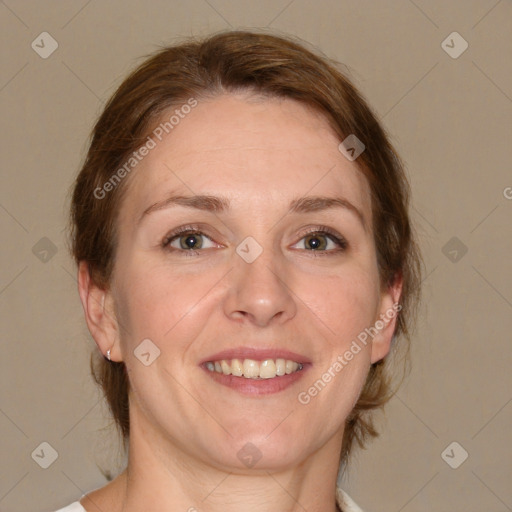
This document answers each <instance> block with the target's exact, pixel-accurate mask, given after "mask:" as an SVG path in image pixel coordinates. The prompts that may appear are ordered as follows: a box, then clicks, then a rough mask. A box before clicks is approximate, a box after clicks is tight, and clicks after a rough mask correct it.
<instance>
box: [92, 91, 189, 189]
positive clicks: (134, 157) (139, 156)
mask: <svg viewBox="0 0 512 512" xmlns="http://www.w3.org/2000/svg"><path fill="white" fill-rule="evenodd" d="M197 104H198V102H197V100H196V99H195V98H189V99H188V100H187V102H186V103H184V104H183V105H181V107H180V108H177V109H175V110H174V111H173V113H172V114H171V115H170V116H169V119H168V120H167V121H164V122H162V123H160V124H159V125H158V126H157V127H156V128H155V129H154V130H153V131H152V132H151V135H148V137H147V139H146V142H145V143H144V144H142V146H140V147H139V149H137V150H136V151H134V152H133V153H132V154H131V156H130V157H129V158H128V159H127V160H126V162H125V163H124V164H123V165H122V166H121V167H119V169H117V171H115V172H114V173H113V174H112V176H111V177H110V178H109V179H108V180H107V181H106V182H105V183H104V184H103V185H102V186H101V187H96V188H95V189H94V192H93V194H94V197H95V198H96V199H104V198H105V197H106V196H107V194H108V193H109V192H111V191H112V190H114V189H115V188H116V187H117V186H118V185H119V183H121V181H122V180H123V179H124V178H125V177H126V176H127V175H128V174H130V173H131V172H132V170H133V169H134V168H135V167H136V166H137V164H138V163H139V162H141V161H142V160H143V159H144V157H146V156H147V155H149V153H150V151H151V150H152V149H155V148H156V146H157V144H158V143H159V142H161V141H162V140H163V138H164V136H165V135H167V134H169V133H171V131H172V130H173V129H174V128H175V127H176V126H177V125H178V124H179V123H180V122H181V120H182V119H185V117H186V116H187V114H189V113H190V112H191V111H192V109H193V108H194V107H196V106H197Z"/></svg>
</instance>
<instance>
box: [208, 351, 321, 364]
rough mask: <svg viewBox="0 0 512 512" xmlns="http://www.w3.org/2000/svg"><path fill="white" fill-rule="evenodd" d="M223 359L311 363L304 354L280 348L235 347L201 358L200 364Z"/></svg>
mask: <svg viewBox="0 0 512 512" xmlns="http://www.w3.org/2000/svg"><path fill="white" fill-rule="evenodd" d="M223 359H224V360H231V359H254V360H256V361H264V360H265V359H289V360H290V361H295V362H296V363H311V361H310V360H309V359H308V358H307V357H306V356H303V355H302V354H297V352H292V351H290V350H284V349H281V348H275V347H274V348H261V347H258V348H254V347H236V348H229V349H226V350H222V351H220V352H216V353H215V354H212V355H211V356H209V357H206V358H205V359H203V360H202V361H201V363H200V364H204V363H207V362H209V361H211V362H213V361H221V360H223Z"/></svg>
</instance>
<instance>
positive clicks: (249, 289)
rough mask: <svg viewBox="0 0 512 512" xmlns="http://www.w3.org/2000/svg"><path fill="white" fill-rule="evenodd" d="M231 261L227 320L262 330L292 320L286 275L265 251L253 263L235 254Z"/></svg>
mask: <svg viewBox="0 0 512 512" xmlns="http://www.w3.org/2000/svg"><path fill="white" fill-rule="evenodd" d="M234 260H235V261H234V269H233V270H232V271H231V272H230V273H229V279H230V282H229V290H228V293H227V296H226V300H225V304H224V310H225V314H226V315H227V316H228V317H229V318H230V319H232V320H235V321H238V322H249V323H252V324H253V325H256V326H258V327H265V326H267V325H271V324H282V323H285V322H286V321H288V320H290V319H291V318H293V317H294V316H295V314H296V312H297V303H296V301H295V298H294V295H293V292H292V289H291V287H290V285H289V284H288V283H287V279H286V277H287V276H286V275H285V274H286V272H285V270H284V268H283V265H278V262H277V261H276V258H275V257H274V256H273V254H272V253H271V251H269V250H264V251H263V253H262V254H261V255H260V256H259V257H258V258H257V259H256V260H255V261H253V262H252V263H248V262H246V261H244V259H242V258H241V257H240V256H239V255H238V254H235V255H234Z"/></svg>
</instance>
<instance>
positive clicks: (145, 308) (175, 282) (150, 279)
mask: <svg viewBox="0 0 512 512" xmlns="http://www.w3.org/2000/svg"><path fill="white" fill-rule="evenodd" d="M221 276H222V275H221V274H220V273H219V272H216V271H211V272H204V273H198V272H197V271H196V272H191V271H187V270H186V269H185V270H183V269H182V270H181V271H179V272H176V271H175V270H172V269H171V268H170V267H169V265H165V264H164V265H152V266H151V265H149V264H148V261H147V260H146V261H145V262H141V261H139V262H137V261H134V262H133V263H131V264H130V265H126V266H125V267H124V269H123V271H122V272H120V273H119V282H120V283H122V286H121V287H120V288H119V289H118V292H119V293H118V294H117V295H118V300H117V301H116V303H117V305H118V308H117V311H118V314H119V318H120V321H121V322H122V324H123V326H124V327H125V331H127V336H126V338H127V340H125V341H124V344H125V345H126V344H129V345H130V346H133V345H137V344H138V343H140V341H141V340H142V339H144V338H150V339H152V340H154V341H155V343H156V344H157V345H158V346H159V347H162V348H163V347H166V348H169V347H170V346H172V347H173V348H178V346H180V349H181V350H183V345H186V344H187V343H188V340H190V339H194V334H195V332H194V326H197V328H198V329H200V326H201V319H206V318H207V316H208V315H206V314H205V312H204V309H205V304H209V303H210V301H211V297H212V296H214V295H215V283H217V282H218V281H219V279H220V277H221ZM206 297H208V299H207V300H205V298H206ZM185 328H186V332H185V333H183V330H184V329H185ZM178 334H179V335H178ZM169 340H172V344H171V345H169Z"/></svg>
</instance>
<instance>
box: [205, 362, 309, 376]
mask: <svg viewBox="0 0 512 512" xmlns="http://www.w3.org/2000/svg"><path fill="white" fill-rule="evenodd" d="M204 367H205V368H206V369H207V370H208V371H210V372H212V373H213V372H215V373H220V374H223V375H233V376H234V377H242V378H245V379H254V380H265V379H273V378H274V377H283V376H284V375H290V374H292V373H296V372H299V371H301V370H302V369H303V368H304V365H303V364H302V363H298V362H296V361H292V360H291V359H282V358H278V359H265V360H263V361H257V360H255V359H221V360H219V361H207V362H206V363H204Z"/></svg>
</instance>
